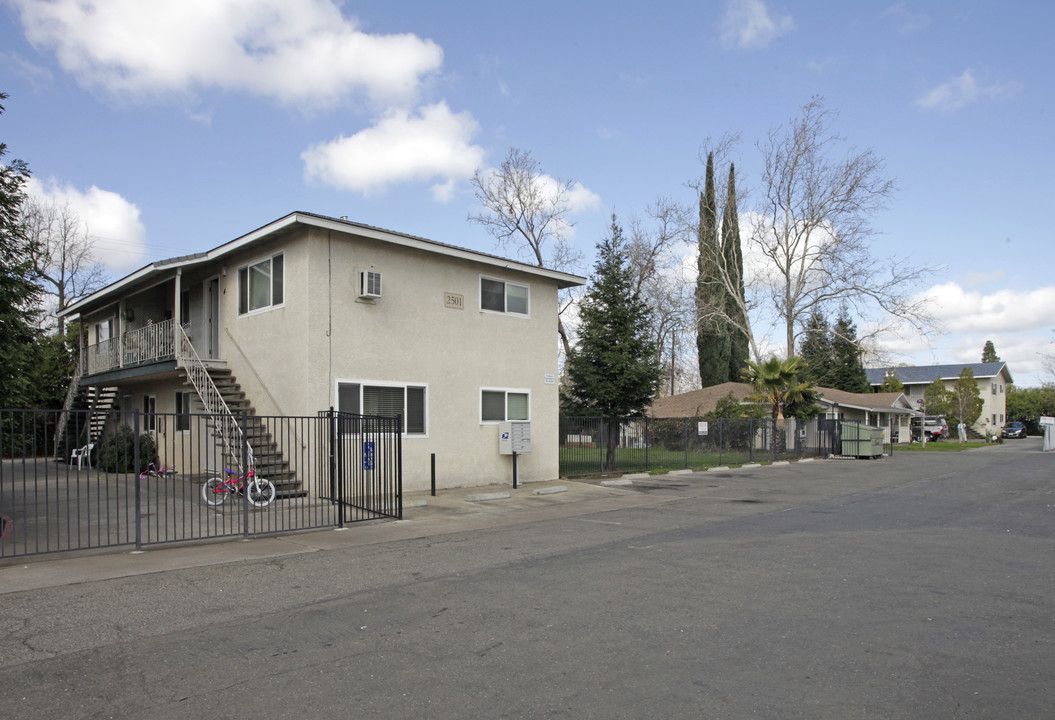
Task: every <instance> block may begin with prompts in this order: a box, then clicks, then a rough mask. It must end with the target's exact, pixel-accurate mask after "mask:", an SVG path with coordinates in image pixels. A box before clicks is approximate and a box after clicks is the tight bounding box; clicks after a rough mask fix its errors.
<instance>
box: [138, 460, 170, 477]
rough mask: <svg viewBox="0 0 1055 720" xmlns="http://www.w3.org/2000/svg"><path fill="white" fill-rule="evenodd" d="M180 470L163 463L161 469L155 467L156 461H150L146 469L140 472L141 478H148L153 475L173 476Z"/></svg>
mask: <svg viewBox="0 0 1055 720" xmlns="http://www.w3.org/2000/svg"><path fill="white" fill-rule="evenodd" d="M178 472H179V471H178V470H176V468H170V467H165V466H164V465H162V466H161V469H160V470H159V469H158V468H156V467H154V463H150V464H149V465H147V469H146V470H144V471H143V472H141V473H139V479H140V480H146V479H147V478H152V477H172V476H173V475H176V474H177V473H178Z"/></svg>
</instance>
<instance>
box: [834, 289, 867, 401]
mask: <svg viewBox="0 0 1055 720" xmlns="http://www.w3.org/2000/svg"><path fill="white" fill-rule="evenodd" d="M831 349H832V360H831V366H830V369H829V371H828V373H827V374H826V375H825V379H824V383H823V384H824V385H825V386H826V387H830V388H835V389H836V390H845V391H846V392H854V393H866V392H872V385H871V384H870V383H869V382H868V374H867V373H866V372H865V369H864V366H863V365H862V364H861V348H860V347H859V346H858V344H857V326H856V325H854V322H853V320H851V319H850V314H849V312H848V311H847V309H846V308H845V307H844V308H843V309H842V311H841V312H840V313H839V317H838V318H837V319H836V321H835V325H834V326H833V327H832V331H831Z"/></svg>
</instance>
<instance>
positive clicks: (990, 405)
mask: <svg viewBox="0 0 1055 720" xmlns="http://www.w3.org/2000/svg"><path fill="white" fill-rule="evenodd" d="M965 367H969V368H971V371H972V372H973V373H974V379H975V381H976V382H977V383H978V390H979V393H980V394H981V397H982V414H981V415H979V416H978V420H977V421H975V423H974V425H972V429H973V430H975V431H976V432H977V433H979V434H985V432H986V429H987V428H988V429H989V430H990V431H992V432H995V433H998V432H1000V428H1002V427H1003V426H1004V422H1005V421H1006V419H1007V388H1008V386H1009V385H1011V383H1012V382H1013V381H1012V379H1011V372H1010V371H1009V370H1008V369H1007V363H1004V362H992V363H965V364H961V365H919V366H915V367H891V368H870V369H868V370H866V371H865V372H866V373H867V374H868V382H869V383H870V384H871V385H872V387H873V388H876V389H878V388H879V386H880V385H882V384H883V379H884V378H885V377H886V376H887V375H888V374H890V375H893V376H894V377H896V378H897V379H898V380H900V381H901V384H902V385H904V386H905V397H906V398H908V401H909V403H910V404H911V405H912V407H913V408H914V409H915V410H917V411H921V410H922V408H923V403H922V402H921V401H922V400H923V394H924V392H925V391H926V389H927V386H928V385H930V384H931V383H932V382H934V381H935V380H941V381H942V383H943V384H944V385H945V387H946V388H947V389H949V390H952V387H953V385H955V384H956V381H957V380H958V379H959V378H960V373H961V372H962V371H963V369H964V368H965Z"/></svg>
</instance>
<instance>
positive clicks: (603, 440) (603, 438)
mask: <svg viewBox="0 0 1055 720" xmlns="http://www.w3.org/2000/svg"><path fill="white" fill-rule="evenodd" d="M600 423H601V430H600V433H599V434H600V436H601V466H600V468H599V469H600V471H601V472H604V460H605V454H606V450H605V443H606V442H607V441H608V434H607V433H606V432H605V431H604V416H601V418H600Z"/></svg>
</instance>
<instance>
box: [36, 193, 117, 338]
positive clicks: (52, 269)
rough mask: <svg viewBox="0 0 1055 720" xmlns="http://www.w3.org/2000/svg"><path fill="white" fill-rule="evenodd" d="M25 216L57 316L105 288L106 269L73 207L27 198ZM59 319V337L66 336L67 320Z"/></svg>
mask: <svg viewBox="0 0 1055 720" xmlns="http://www.w3.org/2000/svg"><path fill="white" fill-rule="evenodd" d="M22 217H23V218H24V220H25V228H26V233H27V235H28V236H29V238H31V239H32V240H33V245H34V247H35V248H36V252H35V253H34V254H33V265H34V272H35V274H36V276H37V280H38V282H39V283H40V284H41V285H42V286H43V288H44V292H45V293H46V294H48V295H50V296H52V297H53V298H54V302H55V305H54V308H53V312H54V313H55V314H56V315H57V314H58V313H59V312H61V311H62V310H65V309H66V308H67V307H69V306H70V305H72V304H73V303H74V302H76V301H77V300H79V299H80V298H82V297H84V296H85V295H89V294H91V293H93V292H95V291H96V290H98V289H99V288H101V287H102V286H103V284H104V281H105V277H106V274H105V269H104V268H103V266H102V264H100V263H98V262H97V261H96V259H95V248H94V242H93V239H92V236H91V234H90V233H89V232H88V228H87V226H85V225H84V224H83V223H82V222H81V220H80V218H79V217H78V216H77V213H76V212H74V210H73V209H72V208H71V207H70V206H69V204H66V205H61V206H60V205H58V204H56V203H54V202H49V201H43V200H38V199H36V198H29V197H27V198H26V199H25V200H24V202H23V206H22ZM56 319H57V331H58V334H59V335H64V334H65V332H66V322H65V318H63V317H61V316H59V317H57V318H56Z"/></svg>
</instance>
